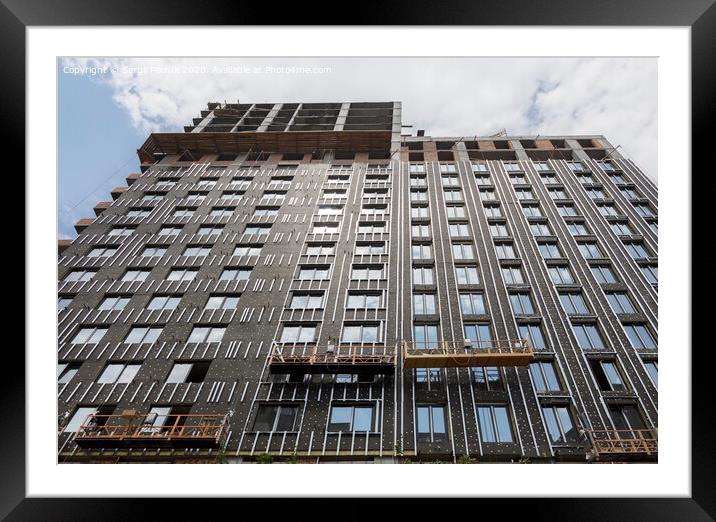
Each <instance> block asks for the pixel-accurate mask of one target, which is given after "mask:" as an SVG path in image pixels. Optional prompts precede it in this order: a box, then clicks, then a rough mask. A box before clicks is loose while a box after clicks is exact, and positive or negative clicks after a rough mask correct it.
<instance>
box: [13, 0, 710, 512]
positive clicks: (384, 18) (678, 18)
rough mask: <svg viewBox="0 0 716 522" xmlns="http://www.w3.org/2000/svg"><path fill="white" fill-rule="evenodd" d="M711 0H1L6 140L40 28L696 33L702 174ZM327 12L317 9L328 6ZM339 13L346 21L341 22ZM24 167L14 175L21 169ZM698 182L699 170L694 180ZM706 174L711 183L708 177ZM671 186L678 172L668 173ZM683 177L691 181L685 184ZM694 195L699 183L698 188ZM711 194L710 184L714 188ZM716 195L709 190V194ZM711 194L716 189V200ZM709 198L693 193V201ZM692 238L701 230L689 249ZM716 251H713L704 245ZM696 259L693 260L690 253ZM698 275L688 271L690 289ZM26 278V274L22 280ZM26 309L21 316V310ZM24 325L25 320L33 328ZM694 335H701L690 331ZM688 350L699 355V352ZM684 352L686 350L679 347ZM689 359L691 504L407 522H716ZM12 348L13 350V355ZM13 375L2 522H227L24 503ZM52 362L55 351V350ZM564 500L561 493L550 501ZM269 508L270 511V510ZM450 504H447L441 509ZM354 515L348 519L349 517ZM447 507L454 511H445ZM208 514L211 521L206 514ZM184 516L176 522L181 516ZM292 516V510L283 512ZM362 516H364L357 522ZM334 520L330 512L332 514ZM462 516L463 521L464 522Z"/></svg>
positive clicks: (358, 507)
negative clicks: (507, 519)
mask: <svg viewBox="0 0 716 522" xmlns="http://www.w3.org/2000/svg"><path fill="white" fill-rule="evenodd" d="M714 2H715V0H680V1H678V2H675V1H667V0H590V1H584V0H582V1H577V0H575V1H569V0H552V1H536V0H532V1H529V0H527V1H524V0H501V1H499V2H491V3H487V2H476V1H469V0H462V1H453V2H449V3H437V2H435V3H433V2H426V1H424V0H413V1H411V2H406V1H399V2H390V3H388V2H382V3H378V2H375V3H374V2H363V3H361V4H360V5H358V4H355V5H354V6H353V7H354V9H353V10H352V12H351V9H349V7H350V6H348V5H347V4H346V5H343V4H341V5H339V4H337V3H328V2H321V3H318V4H311V6H310V7H308V6H307V4H304V3H296V4H281V6H280V8H279V7H277V5H275V4H268V3H263V4H261V3H258V4H257V3H252V4H246V5H244V4H242V3H238V2H229V1H196V0H195V1H191V0H174V1H168V0H162V1H157V0H153V1H151V2H148V1H147V0H143V1H141V2H140V1H137V0H122V1H119V0H103V1H101V2H91V1H87V0H65V1H62V2H55V1H52V0H42V1H28V0H3V1H2V4H1V5H0V41H1V44H0V48H1V49H2V50H3V52H2V61H3V65H4V67H3V70H4V72H5V73H6V74H4V75H3V76H4V82H3V88H2V89H0V97H2V116H3V121H4V127H5V129H6V130H8V131H9V132H8V141H7V142H6V143H7V145H6V146H7V147H8V149H7V150H8V152H10V151H12V153H11V154H12V158H13V161H14V162H16V163H22V164H23V166H24V155H23V154H22V151H23V150H24V146H25V132H24V130H25V102H26V100H25V30H26V28H27V27H28V26H36V25H49V26H53V25H58V26H59V25H70V26H71V25H243V24H262V25H263V24H267V23H270V24H276V25H283V24H296V23H298V22H299V21H305V22H306V23H310V24H312V25H317V24H328V25H333V24H336V23H338V24H339V25H340V24H346V23H350V24H351V25H353V24H361V23H369V24H378V25H406V24H408V25H426V24H453V25H573V26H591V25H596V26H609V25H617V26H619V25H621V26H651V25H654V26H679V25H680V26H689V27H691V45H692V48H691V50H692V57H691V73H692V93H691V94H692V154H693V156H692V159H693V162H694V164H695V165H704V166H705V165H706V159H707V155H708V154H709V151H710V150H711V149H713V143H712V142H710V140H711V137H712V135H713V132H709V131H712V126H713V119H714V118H713V116H714V115H715V114H716V110H715V109H716V96H715V93H716V73H715V72H714V71H715V70H716V67H714V66H713V65H714V57H715V56H716V6H715V5H714ZM321 4H322V5H321ZM340 13H343V14H342V15H341V14H340ZM19 168H20V165H15V166H14V169H15V170H18V169H19ZM693 171H694V172H697V170H696V168H694V169H693ZM704 174H710V175H712V176H713V173H712V172H710V171H708V170H704ZM670 175H671V173H670ZM683 175H684V176H685V177H688V176H689V173H683ZM691 183H692V186H693V178H692V180H691ZM705 183H713V182H712V181H711V180H707V181H706V182H705ZM711 186H712V187H713V185H711ZM712 190H713V189H712ZM704 192H706V191H697V192H696V195H698V194H702V195H701V196H700V197H702V198H703V197H705V196H704V195H703V194H704ZM692 202H693V203H692V208H693V214H692V222H693V224H694V226H696V224H697V223H699V222H702V223H710V222H711V220H712V218H711V220H709V216H706V214H705V212H706V208H707V207H708V202H705V204H704V205H697V202H696V201H695V200H693V199H692ZM695 237H697V233H696V231H695V230H694V231H693V233H692V238H695ZM705 243H707V244H708V243H709V241H705ZM692 255H693V252H692ZM701 271H703V268H699V266H698V265H693V268H692V279H693V278H694V277H698V276H699V274H700V273H702V272H701ZM25 276H26V278H27V277H28V276H29V274H28V273H27V272H26V273H25ZM19 308H20V307H16V309H19ZM26 319H27V318H26ZM706 321H707V318H706V317H705V310H703V311H702V310H699V308H698V307H696V306H694V307H693V318H692V324H694V325H703V324H705V322H706ZM694 334H696V332H694ZM694 341H695V338H694V340H693V341H692V344H693V345H694V346H697V345H698V343H696V342H694ZM679 348H681V349H687V347H679ZM699 348H701V349H699V350H693V351H692V368H693V373H692V401H693V403H692V408H693V409H692V440H691V441H683V442H684V444H690V445H691V450H692V461H691V469H692V484H691V485H692V496H691V497H690V498H653V497H651V498H619V499H608V498H589V499H573V498H569V499H559V498H556V499H534V498H533V499H462V500H457V499H455V500H450V501H448V502H449V503H450V504H448V502H446V503H444V504H443V503H440V504H442V505H440V504H439V503H435V502H432V501H428V500H426V499H420V500H418V499H415V500H410V501H407V502H406V501H404V502H403V504H404V506H403V507H402V508H401V509H403V510H404V511H403V514H402V515H401V516H402V517H404V518H407V517H408V516H410V512H411V511H414V512H415V513H419V514H420V517H421V518H422V517H424V516H427V515H428V514H430V513H431V512H432V511H435V512H436V513H439V514H441V515H442V516H445V515H447V514H448V513H455V514H456V515H457V514H458V513H461V512H463V513H465V515H468V516H469V511H467V510H472V509H474V507H470V506H474V505H475V503H476V502H479V505H480V507H479V509H480V512H481V513H485V509H488V510H489V509H490V508H493V509H500V510H501V512H502V514H503V515H505V514H509V515H516V514H518V513H529V516H530V519H531V520H535V519H536V520H547V519H549V520H561V519H564V520H600V521H604V520H632V519H635V520H636V519H638V520H650V521H651V520H689V521H691V520H713V519H714V518H716V481H715V480H714V477H716V458H715V457H714V450H713V448H714V447H716V444H715V442H716V441H715V440H714V439H715V438H716V437H715V436H714V429H713V428H712V426H711V424H712V421H713V419H714V415H713V410H714V408H713V403H712V400H711V398H712V397H713V393H712V390H711V389H709V387H710V380H711V379H710V378H709V375H708V372H709V370H710V365H709V361H708V358H709V355H710V353H709V352H711V351H712V349H711V347H710V346H709V345H708V344H702V345H699ZM9 349H10V346H9V345H8V346H7V347H6V352H7V351H9ZM16 351H17V352H18V353H16V363H15V365H14V366H12V368H13V371H5V372H4V374H3V379H2V380H0V386H2V392H3V393H2V394H0V412H2V421H1V422H2V426H3V428H4V429H3V430H2V431H1V432H0V441H1V442H0V463H1V464H2V479H0V481H1V482H2V485H1V486H0V517H7V518H6V519H7V520H114V519H117V520H131V519H140V520H144V519H154V520H166V519H168V518H170V516H171V512H172V511H176V512H178V513H181V514H182V515H181V518H182V519H187V518H189V517H190V516H191V515H190V512H191V511H192V510H194V509H197V510H199V509H201V512H200V513H203V515H204V516H203V517H202V518H209V517H211V518H213V517H214V516H222V517H223V516H226V515H225V514H224V511H225V510H226V509H227V508H229V509H230V506H229V503H232V502H234V501H233V500H217V499H204V500H201V501H200V500H196V499H193V500H186V499H184V500H181V499H164V500H147V499H145V500H136V499H117V498H113V499H57V498H55V499H49V498H44V499H40V498H26V494H25V479H26V472H25V450H26V446H25V435H26V434H25V408H24V403H25V401H24V397H25V382H24V377H25V372H24V371H22V370H21V369H24V367H25V360H24V358H23V357H22V355H21V354H20V353H19V350H16ZM50 351H51V350H50ZM555 494H556V495H559V492H555ZM238 502H241V503H242V506H243V507H242V508H241V512H242V514H244V515H246V514H248V513H252V512H255V513H257V514H259V513H262V510H263V513H264V515H266V514H267V512H266V511H265V509H266V502H267V500H266V499H240V500H238ZM271 502H273V500H271ZM283 502H284V504H283V505H282V506H281V507H280V508H279V509H280V510H281V511H283V512H284V513H285V514H286V516H291V517H292V518H295V517H296V516H300V515H301V514H307V515H309V516H312V515H313V516H312V518H313V517H315V516H316V515H320V513H326V509H327V508H326V504H325V500H322V499H293V500H286V501H283ZM346 502H348V503H351V504H354V505H353V506H344V507H342V508H341V512H342V513H348V515H347V516H344V517H343V518H346V519H350V520H353V519H356V520H357V519H358V518H362V519H364V518H365V516H366V513H365V510H369V511H370V512H373V513H380V512H386V513H387V508H385V507H382V506H381V504H382V503H383V502H385V500H375V501H373V502H374V503H375V506H370V507H367V505H366V504H364V503H363V502H364V500H360V499H352V500H346ZM446 504H448V505H446ZM346 508H347V509H346ZM445 508H449V511H445ZM207 509H208V510H207ZM179 510H181V511H179ZM284 510H285V511H284ZM361 513H363V515H361ZM334 514H335V512H334ZM465 515H460V516H465Z"/></svg>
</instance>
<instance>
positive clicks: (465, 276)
mask: <svg viewBox="0 0 716 522" xmlns="http://www.w3.org/2000/svg"><path fill="white" fill-rule="evenodd" d="M431 273H432V271H431ZM455 273H456V275H457V284H458V285H479V284H480V275H479V273H478V271H477V267H476V266H458V267H455ZM431 282H432V281H431Z"/></svg>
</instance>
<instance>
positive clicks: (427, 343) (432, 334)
mask: <svg viewBox="0 0 716 522" xmlns="http://www.w3.org/2000/svg"><path fill="white" fill-rule="evenodd" d="M413 339H414V343H413V344H414V346H415V348H416V349H418V350H425V349H435V348H437V347H438V327H437V325H434V324H417V325H415V327H414V328H413Z"/></svg>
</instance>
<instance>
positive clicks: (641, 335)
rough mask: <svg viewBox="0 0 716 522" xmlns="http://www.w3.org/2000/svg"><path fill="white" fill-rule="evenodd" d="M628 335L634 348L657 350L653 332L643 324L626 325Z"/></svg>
mask: <svg viewBox="0 0 716 522" xmlns="http://www.w3.org/2000/svg"><path fill="white" fill-rule="evenodd" d="M624 330H626V333H627V336H628V337H629V341H630V342H631V345H632V347H633V348H637V349H640V348H645V349H648V350H656V341H655V340H654V337H652V335H651V333H650V332H649V330H648V329H647V327H646V326H644V325H643V324H629V325H624Z"/></svg>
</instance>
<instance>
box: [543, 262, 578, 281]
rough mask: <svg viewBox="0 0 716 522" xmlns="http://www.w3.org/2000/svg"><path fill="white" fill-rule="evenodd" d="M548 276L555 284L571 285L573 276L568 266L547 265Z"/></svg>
mask: <svg viewBox="0 0 716 522" xmlns="http://www.w3.org/2000/svg"><path fill="white" fill-rule="evenodd" d="M547 271H548V272H549V277H550V279H552V282H553V283H554V284H556V285H572V284H574V277H573V276H572V272H571V271H570V270H569V267H568V266H550V267H547Z"/></svg>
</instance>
